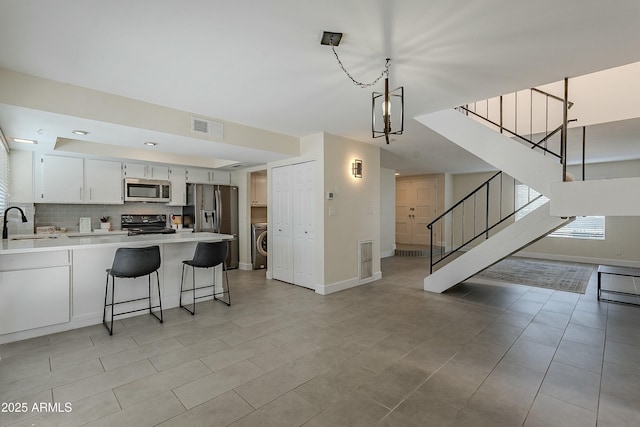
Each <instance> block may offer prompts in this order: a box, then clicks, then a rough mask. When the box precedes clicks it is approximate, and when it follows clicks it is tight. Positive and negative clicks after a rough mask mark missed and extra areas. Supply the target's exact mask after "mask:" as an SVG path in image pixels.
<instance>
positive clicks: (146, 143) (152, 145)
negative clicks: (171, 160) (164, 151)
mask: <svg viewBox="0 0 640 427" xmlns="http://www.w3.org/2000/svg"><path fill="white" fill-rule="evenodd" d="M144 145H146V146H148V147H155V146H156V145H158V143H157V142H153V141H147V142H145V143H144Z"/></svg>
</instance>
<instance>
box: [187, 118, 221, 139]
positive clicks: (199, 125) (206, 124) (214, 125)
mask: <svg viewBox="0 0 640 427" xmlns="http://www.w3.org/2000/svg"><path fill="white" fill-rule="evenodd" d="M191 132H192V133H197V134H201V135H208V136H210V137H213V138H216V139H222V138H223V135H224V133H223V125H222V123H220V122H214V121H211V120H206V119H200V118H198V117H191Z"/></svg>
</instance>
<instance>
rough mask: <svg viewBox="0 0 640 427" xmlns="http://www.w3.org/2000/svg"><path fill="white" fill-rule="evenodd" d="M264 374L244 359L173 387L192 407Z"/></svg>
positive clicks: (184, 401)
mask: <svg viewBox="0 0 640 427" xmlns="http://www.w3.org/2000/svg"><path fill="white" fill-rule="evenodd" d="M262 374H264V371H263V370H262V369H260V368H258V367H257V366H256V365H254V364H253V363H251V362H248V361H242V362H240V363H237V364H235V365H232V366H229V367H227V368H225V369H222V370H220V371H217V372H214V373H213V374H210V375H207V376H205V377H202V378H200V379H197V380H195V381H191V382H189V383H187V384H183V385H181V386H179V387H176V388H174V389H173V392H174V393H175V395H176V396H177V397H178V399H180V401H181V402H182V404H183V405H184V407H185V408H187V409H191V408H193V407H195V406H198V405H200V404H202V403H204V402H206V401H208V400H210V399H213V398H214V397H217V396H219V395H221V394H223V393H226V392H228V391H230V390H233V389H234V388H236V387H239V386H241V385H242V384H244V383H246V382H248V381H251V380H252V379H254V378H256V377H259V376H260V375H262Z"/></svg>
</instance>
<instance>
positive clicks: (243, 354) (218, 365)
mask: <svg viewBox="0 0 640 427" xmlns="http://www.w3.org/2000/svg"><path fill="white" fill-rule="evenodd" d="M273 348H274V347H273V345H272V344H271V343H269V342H268V341H267V339H266V338H257V339H255V340H251V341H247V342H245V343H242V344H238V345H236V346H235V347H230V348H227V349H224V350H220V351H218V352H215V353H213V354H211V355H209V356H205V357H202V358H201V359H200V360H202V362H203V363H204V364H205V365H207V366H208V367H209V369H211V370H212V371H219V370H221V369H224V368H227V367H229V366H232V365H235V364H236V363H238V362H241V361H243V360H247V359H250V358H251V357H253V356H255V355H256V354H260V353H263V352H265V351H269V350H272V349H273Z"/></svg>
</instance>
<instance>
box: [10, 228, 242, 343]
mask: <svg viewBox="0 0 640 427" xmlns="http://www.w3.org/2000/svg"><path fill="white" fill-rule="evenodd" d="M232 238H233V236H231V235H226V234H217V233H176V234H152V235H140V236H127V235H122V234H116V235H105V234H97V235H95V236H89V237H87V236H79V237H70V236H68V235H64V234H60V235H51V236H40V235H34V236H27V237H22V238H20V239H17V240H11V239H9V240H2V243H1V244H0V344H2V343H6V342H11V341H17V340H22V339H26V338H32V337H36V336H41V335H47V334H51V333H56V332H61V331H65V330H69V329H76V328H81V327H84V326H89V325H94V324H100V323H102V311H103V304H104V286H105V277H106V276H105V274H106V273H105V270H106V269H107V268H110V267H111V264H112V263H113V256H114V254H115V251H116V249H117V248H119V247H143V246H150V245H158V246H160V251H161V257H162V265H161V267H160V270H159V271H158V273H159V275H160V284H161V292H162V306H163V309H168V308H172V307H177V306H178V305H179V297H180V275H181V273H182V261H183V260H185V259H190V258H191V257H192V256H193V252H194V250H195V246H196V244H197V242H215V241H222V240H229V239H232ZM199 273H201V274H196V281H197V282H198V285H200V284H204V283H207V282H208V283H210V282H211V272H210V271H209V272H208V273H207V272H206V271H202V272H199ZM220 274H221V268H220V267H218V271H216V275H217V276H219V275H220ZM131 281H132V282H133V283H131V285H132V286H121V287H119V288H118V290H117V292H118V293H117V296H116V297H117V298H118V299H120V298H122V299H131V298H137V297H139V296H141V295H142V294H144V293H145V292H146V290H147V289H146V288H147V282H146V278H144V277H143V278H137V279H131ZM217 283H221V282H220V281H219V280H217ZM128 284H129V283H128ZM138 315H141V314H138Z"/></svg>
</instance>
